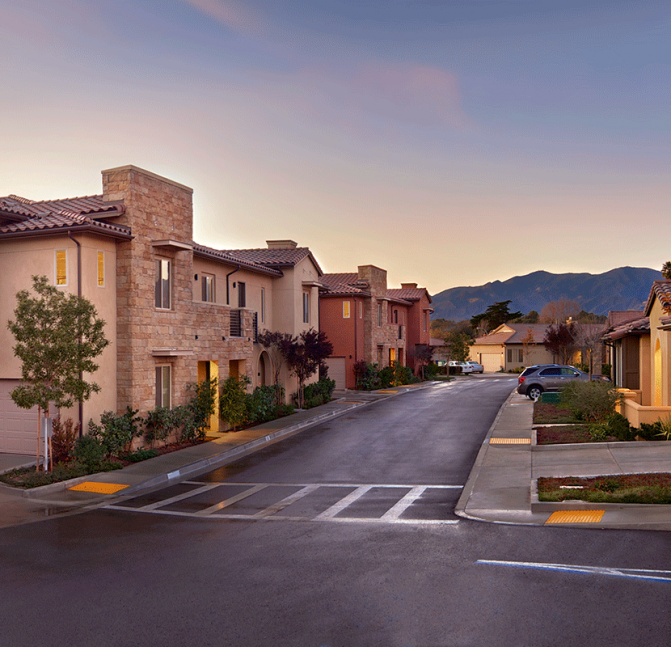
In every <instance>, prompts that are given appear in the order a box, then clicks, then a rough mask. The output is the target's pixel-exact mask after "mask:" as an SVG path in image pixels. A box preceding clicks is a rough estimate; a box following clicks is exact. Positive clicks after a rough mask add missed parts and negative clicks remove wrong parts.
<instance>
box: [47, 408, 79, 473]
mask: <svg viewBox="0 0 671 647" xmlns="http://www.w3.org/2000/svg"><path fill="white" fill-rule="evenodd" d="M53 429H54V433H53V436H52V438H51V459H52V461H53V462H54V464H55V463H67V461H69V460H70V458H71V457H72V450H73V449H74V448H75V443H76V442H77V436H79V423H77V424H76V425H75V424H74V423H73V422H72V418H68V419H67V420H66V421H65V422H63V423H61V418H60V416H56V417H55V418H54V422H53Z"/></svg>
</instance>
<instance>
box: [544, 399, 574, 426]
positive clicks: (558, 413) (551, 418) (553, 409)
mask: <svg viewBox="0 0 671 647" xmlns="http://www.w3.org/2000/svg"><path fill="white" fill-rule="evenodd" d="M570 422H575V418H574V417H573V414H572V413H571V412H570V411H569V410H568V409H566V408H565V407H563V406H561V405H560V404H555V403H553V402H536V403H534V424H539V425H543V424H545V425H555V424H562V423H570Z"/></svg>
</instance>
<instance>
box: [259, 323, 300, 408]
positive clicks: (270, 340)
mask: <svg viewBox="0 0 671 647" xmlns="http://www.w3.org/2000/svg"><path fill="white" fill-rule="evenodd" d="M258 340H259V344H261V345H262V346H263V347H264V348H265V349H266V350H267V351H268V357H269V358H270V364H271V370H272V373H273V385H274V386H275V404H276V405H277V406H278V407H279V406H280V405H282V404H284V403H283V402H282V401H281V400H282V389H281V388H280V373H281V372H282V362H283V360H284V353H283V351H282V348H283V347H284V345H285V344H288V343H290V342H291V340H292V336H291V335H290V334H289V333H285V332H270V330H266V331H264V332H262V333H261V334H260V335H259V337H258Z"/></svg>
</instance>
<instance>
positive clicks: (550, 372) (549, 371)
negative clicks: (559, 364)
mask: <svg viewBox="0 0 671 647" xmlns="http://www.w3.org/2000/svg"><path fill="white" fill-rule="evenodd" d="M539 375H540V376H542V377H549V376H552V375H561V369H560V368H546V369H545V370H543V371H541V372H540V373H539Z"/></svg>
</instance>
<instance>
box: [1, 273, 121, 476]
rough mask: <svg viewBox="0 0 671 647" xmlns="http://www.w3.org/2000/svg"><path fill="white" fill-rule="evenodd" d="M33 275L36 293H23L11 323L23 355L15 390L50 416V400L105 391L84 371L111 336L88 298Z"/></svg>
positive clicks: (70, 401) (65, 403) (60, 402)
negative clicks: (33, 294) (86, 377)
mask: <svg viewBox="0 0 671 647" xmlns="http://www.w3.org/2000/svg"><path fill="white" fill-rule="evenodd" d="M32 279H33V290H34V292H35V293H36V295H37V296H31V294H30V293H29V292H28V291H27V290H21V291H20V292H18V293H17V294H16V301H17V305H16V309H15V310H14V321H9V322H8V323H7V327H8V328H9V330H10V331H11V333H12V334H13V335H14V339H16V345H15V346H14V349H13V350H14V354H15V355H16V356H17V357H18V358H19V359H20V360H21V379H22V381H23V384H21V385H20V386H18V387H17V388H16V389H14V390H13V391H12V392H11V394H10V395H11V398H12V400H13V401H14V402H15V403H16V405H17V406H19V407H21V408H22V409H31V408H32V407H34V406H36V405H37V406H38V407H40V409H41V410H42V411H44V417H45V418H48V417H49V403H51V402H53V403H54V404H55V405H56V406H57V407H58V408H59V409H61V408H65V409H67V408H70V407H71V406H73V405H74V403H75V402H83V401H85V400H88V399H89V398H90V397H91V395H92V394H93V393H97V392H99V391H100V386H98V384H96V383H95V382H91V381H87V380H85V379H84V374H85V373H89V374H90V373H95V371H97V370H98V364H96V363H95V362H94V360H95V358H96V357H98V356H99V355H100V354H101V353H102V352H103V350H104V349H105V348H106V347H107V346H108V345H109V341H108V340H107V339H106V338H105V333H104V328H105V322H104V321H103V320H102V319H99V318H98V313H97V311H96V308H95V306H94V305H93V304H92V303H91V302H90V301H89V300H88V299H85V298H84V297H80V296H77V295H75V294H65V293H64V292H61V291H60V290H59V289H58V288H56V287H55V286H53V285H50V283H49V280H48V279H47V277H46V276H33V277H32ZM45 462H46V457H45ZM45 468H46V465H45Z"/></svg>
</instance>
